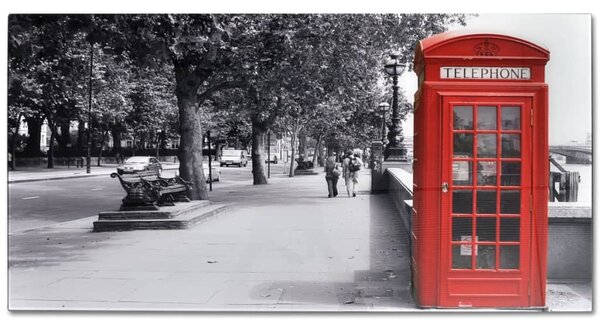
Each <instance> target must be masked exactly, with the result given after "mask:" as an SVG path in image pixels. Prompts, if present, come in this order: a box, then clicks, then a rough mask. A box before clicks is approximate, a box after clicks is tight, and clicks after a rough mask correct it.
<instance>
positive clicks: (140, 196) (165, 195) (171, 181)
mask: <svg viewBox="0 0 600 329" xmlns="http://www.w3.org/2000/svg"><path fill="white" fill-rule="evenodd" d="M110 177H112V178H115V177H117V178H119V182H120V183H121V186H122V187H123V189H124V190H125V191H126V192H127V195H126V196H125V197H124V198H123V199H122V205H121V209H120V210H158V207H159V206H173V205H174V202H189V201H190V199H189V198H188V194H189V191H190V189H191V186H192V184H191V183H190V182H187V181H185V180H184V179H183V178H181V177H179V176H175V177H172V178H165V177H160V176H158V175H157V174H156V173H153V172H139V173H135V174H122V175H121V174H118V173H112V174H110Z"/></svg>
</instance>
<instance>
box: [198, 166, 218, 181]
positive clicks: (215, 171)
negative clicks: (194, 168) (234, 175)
mask: <svg viewBox="0 0 600 329" xmlns="http://www.w3.org/2000/svg"><path fill="white" fill-rule="evenodd" d="M202 169H204V177H205V178H206V182H207V183H208V182H209V176H208V162H203V163H202ZM210 169H211V173H212V181H213V182H219V181H221V168H219V167H217V166H216V165H215V164H213V165H212V167H211V168H210Z"/></svg>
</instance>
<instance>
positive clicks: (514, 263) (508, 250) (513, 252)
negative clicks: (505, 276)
mask: <svg viewBox="0 0 600 329" xmlns="http://www.w3.org/2000/svg"><path fill="white" fill-rule="evenodd" d="M519 251H520V246H500V268H501V269H505V270H509V269H515V270H516V269H519V259H520V256H519Z"/></svg>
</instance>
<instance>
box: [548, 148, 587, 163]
mask: <svg viewBox="0 0 600 329" xmlns="http://www.w3.org/2000/svg"><path fill="white" fill-rule="evenodd" d="M550 153H554V154H560V155H564V156H565V157H566V159H567V163H569V164H571V163H575V164H592V147H591V146H571V145H556V146H550Z"/></svg>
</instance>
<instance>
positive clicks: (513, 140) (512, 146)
mask: <svg viewBox="0 0 600 329" xmlns="http://www.w3.org/2000/svg"><path fill="white" fill-rule="evenodd" d="M502 157H503V158H520V157H521V135H519V134H502Z"/></svg>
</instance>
